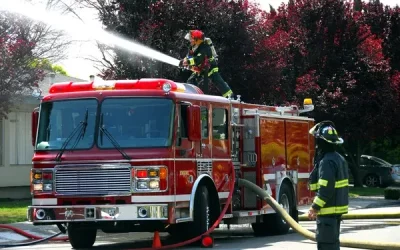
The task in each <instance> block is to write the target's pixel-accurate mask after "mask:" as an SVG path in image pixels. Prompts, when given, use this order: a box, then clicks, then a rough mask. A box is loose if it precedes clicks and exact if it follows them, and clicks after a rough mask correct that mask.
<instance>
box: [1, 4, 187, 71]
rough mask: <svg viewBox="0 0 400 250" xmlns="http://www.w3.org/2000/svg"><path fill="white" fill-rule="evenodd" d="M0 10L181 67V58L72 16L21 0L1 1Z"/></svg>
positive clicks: (79, 36)
mask: <svg viewBox="0 0 400 250" xmlns="http://www.w3.org/2000/svg"><path fill="white" fill-rule="evenodd" d="M0 10H3V11H8V12H10V13H14V14H19V15H23V16H25V17H27V18H29V19H32V20H35V21H39V22H43V23H46V24H48V25H50V26H52V27H53V28H55V29H58V30H63V31H65V32H68V33H69V34H70V35H71V36H74V37H77V38H79V39H82V38H86V39H89V40H96V41H98V42H100V43H104V44H114V45H115V46H117V47H119V48H121V49H125V50H127V51H129V52H133V53H136V54H140V55H142V56H145V57H147V58H150V59H154V60H157V61H160V62H164V63H167V64H170V65H173V66H176V67H179V60H178V59H176V58H173V57H171V56H168V55H165V54H163V53H161V52H158V51H156V50H153V49H150V48H148V47H146V46H144V45H141V44H139V43H136V42H133V41H130V40H127V39H124V38H122V37H119V36H117V35H114V34H111V33H109V32H107V31H105V30H103V29H102V28H101V27H98V26H97V25H88V24H83V23H82V22H81V21H78V20H76V19H72V18H65V17H63V16H62V15H60V14H57V13H53V12H50V11H47V10H44V9H41V8H38V7H36V6H34V5H32V4H29V3H27V2H25V1H21V0H12V1H7V3H5V1H0Z"/></svg>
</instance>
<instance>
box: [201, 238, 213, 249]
mask: <svg viewBox="0 0 400 250" xmlns="http://www.w3.org/2000/svg"><path fill="white" fill-rule="evenodd" d="M201 246H202V247H203V248H213V247H214V238H213V237H211V236H210V235H205V236H203V237H202V238H201Z"/></svg>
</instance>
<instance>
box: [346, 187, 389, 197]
mask: <svg viewBox="0 0 400 250" xmlns="http://www.w3.org/2000/svg"><path fill="white" fill-rule="evenodd" d="M384 191H385V189H384V188H370V187H349V197H352V198H356V197H360V196H383V194H384Z"/></svg>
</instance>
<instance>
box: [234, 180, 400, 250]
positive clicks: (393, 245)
mask: <svg viewBox="0 0 400 250" xmlns="http://www.w3.org/2000/svg"><path fill="white" fill-rule="evenodd" d="M238 185H239V186H240V187H245V188H248V189H249V190H251V191H252V192H254V193H256V194H257V195H258V196H259V197H261V198H262V199H264V200H265V201H266V202H267V203H268V204H269V205H270V206H271V207H272V208H273V209H274V210H275V211H276V212H277V213H279V214H280V215H281V216H282V218H283V219H284V220H285V221H286V222H287V223H288V224H289V225H290V226H291V227H292V228H293V229H294V230H295V231H296V232H297V233H299V234H301V235H303V236H304V237H305V238H307V239H309V240H312V241H316V239H315V234H314V233H313V232H311V231H309V230H307V229H305V228H303V227H302V226H300V225H299V224H298V223H297V222H296V221H295V220H294V219H293V218H292V217H291V216H290V215H289V214H288V213H287V212H286V211H285V209H283V208H282V207H281V206H280V205H279V203H278V202H276V200H275V199H274V198H272V197H271V196H270V195H269V194H268V193H267V192H266V191H265V190H263V189H262V188H260V187H259V186H257V185H256V184H254V183H252V182H250V181H247V180H243V179H239V180H238ZM340 246H342V247H353V248H363V249H382V250H389V249H400V243H397V242H374V241H361V240H352V239H340Z"/></svg>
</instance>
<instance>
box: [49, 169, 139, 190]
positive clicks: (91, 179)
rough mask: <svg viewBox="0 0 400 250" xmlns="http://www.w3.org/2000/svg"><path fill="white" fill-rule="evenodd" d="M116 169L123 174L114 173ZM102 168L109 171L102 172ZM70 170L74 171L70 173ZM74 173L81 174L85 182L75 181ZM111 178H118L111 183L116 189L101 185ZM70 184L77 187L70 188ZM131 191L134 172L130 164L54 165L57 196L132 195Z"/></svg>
mask: <svg viewBox="0 0 400 250" xmlns="http://www.w3.org/2000/svg"><path fill="white" fill-rule="evenodd" d="M114 169H118V170H119V171H122V173H123V175H119V174H118V173H113V170H114ZM102 170H104V171H107V172H101V171H102ZM69 171H74V172H72V173H68V172H69ZM126 174H129V176H125V175H126ZM69 175H70V176H69ZM74 175H76V176H78V175H79V176H81V178H83V182H79V181H74V180H73V177H74ZM96 175H97V176H98V179H96ZM102 177H104V178H102ZM110 178H115V179H116V180H117V181H115V182H112V183H111V185H112V188H113V189H115V190H114V191H113V190H109V189H110V188H109V187H104V188H103V187H100V186H101V184H102V183H103V182H108V180H110ZM85 180H86V181H85ZM128 182H129V183H128ZM70 184H76V185H75V186H77V187H76V188H75V189H73V190H70V189H69V187H68V185H70ZM78 184H79V185H78ZM128 185H129V188H128ZM60 186H61V188H62V189H61V190H59V188H60ZM72 186H74V185H72ZM81 186H82V187H81ZM131 192H132V174H131V165H130V164H126V163H125V164H124V163H119V164H81V165H65V164H62V165H56V166H55V167H54V193H55V196H56V197H61V196H88V195H90V196H98V195H101V196H127V195H131Z"/></svg>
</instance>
